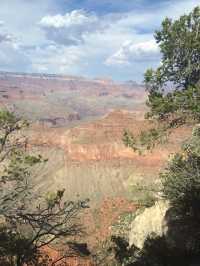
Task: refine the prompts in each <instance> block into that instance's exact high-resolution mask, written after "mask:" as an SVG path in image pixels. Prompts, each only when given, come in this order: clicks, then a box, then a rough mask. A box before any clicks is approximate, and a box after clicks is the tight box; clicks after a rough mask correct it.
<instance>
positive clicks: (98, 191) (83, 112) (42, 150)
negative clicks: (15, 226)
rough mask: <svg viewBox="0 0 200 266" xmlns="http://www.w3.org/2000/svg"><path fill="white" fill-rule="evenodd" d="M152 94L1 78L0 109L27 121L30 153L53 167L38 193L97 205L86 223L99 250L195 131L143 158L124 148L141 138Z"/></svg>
mask: <svg viewBox="0 0 200 266" xmlns="http://www.w3.org/2000/svg"><path fill="white" fill-rule="evenodd" d="M146 98H147V95H146V91H145V89H144V87H143V86H142V85H138V84H136V83H134V82H132V81H129V82H127V83H124V84H120V83H115V82H114V81H112V80H109V79H105V80H103V79H93V80H90V79H87V78H82V77H73V76H56V75H42V74H23V73H22V74H19V73H6V72H0V107H1V108H6V109H8V110H10V111H13V112H15V113H16V114H17V115H18V116H20V117H22V118H24V119H27V120H28V121H29V122H30V127H29V128H28V129H26V132H25V134H26V136H27V137H28V146H29V148H30V149H31V150H33V151H34V152H36V153H39V154H41V155H42V156H43V157H44V158H47V159H48V161H47V162H46V163H44V164H42V165H40V166H39V167H38V168H37V169H36V171H35V173H34V179H33V184H34V187H35V191H36V192H37V193H40V194H43V195H44V194H45V193H48V192H50V191H56V190H58V189H63V188H64V189H65V199H66V200H67V199H69V200H76V199H85V198H89V199H90V206H91V208H90V209H89V210H88V211H87V212H86V214H85V217H84V218H83V220H84V223H85V224H86V227H87V230H88V232H89V236H88V237H87V243H88V244H89V247H90V248H94V247H95V246H97V245H98V243H99V242H100V241H103V240H105V239H106V238H107V237H108V236H109V235H111V234H112V230H111V226H112V225H113V224H115V223H116V222H117V221H118V219H119V218H120V216H121V215H123V214H124V213H128V212H130V213H131V212H134V211H135V209H136V199H137V197H138V195H137V194H136V192H135V190H134V187H135V186H136V185H137V184H143V185H145V186H148V185H152V184H156V182H157V181H158V174H159V172H160V171H161V169H163V168H164V167H165V165H166V162H167V160H168V157H169V156H170V154H172V153H173V152H174V150H178V149H179V147H180V146H181V143H182V141H183V140H184V139H186V138H187V137H188V136H189V134H190V132H191V128H189V127H188V128H185V127H180V128H178V129H175V130H174V132H173V133H172V134H171V136H170V138H169V141H168V142H167V143H165V144H164V145H158V146H157V147H156V148H155V149H154V150H153V151H151V152H146V153H144V154H142V155H139V154H138V153H137V152H134V151H133V150H132V149H130V148H127V147H125V145H124V143H123V141H122V138H123V133H124V130H128V131H130V132H132V133H133V134H135V135H137V134H139V132H140V131H141V130H144V129H147V128H150V127H151V126H152V124H151V123H150V122H149V121H146V120H145V119H144V114H145V112H146V111H147V107H146V105H145V102H146Z"/></svg>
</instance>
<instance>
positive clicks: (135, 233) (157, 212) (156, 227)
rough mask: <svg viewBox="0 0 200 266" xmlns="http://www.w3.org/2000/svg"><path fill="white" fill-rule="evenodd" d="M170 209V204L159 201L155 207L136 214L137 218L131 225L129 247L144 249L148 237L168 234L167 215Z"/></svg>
mask: <svg viewBox="0 0 200 266" xmlns="http://www.w3.org/2000/svg"><path fill="white" fill-rule="evenodd" d="M168 209H169V204H168V202H165V201H158V202H156V203H155V205H154V206H152V207H150V208H146V209H145V210H144V211H143V212H142V213H140V214H138V215H137V214H136V218H135V219H134V221H133V222H132V224H131V231H130V234H129V245H130V246H132V245H133V244H134V245H135V246H136V247H138V248H142V247H143V244H144V242H145V240H146V239H147V237H148V236H151V235H152V234H153V235H154V236H163V235H165V234H166V232H167V225H166V221H165V215H166V212H167V210H168Z"/></svg>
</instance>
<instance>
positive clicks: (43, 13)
mask: <svg viewBox="0 0 200 266" xmlns="http://www.w3.org/2000/svg"><path fill="white" fill-rule="evenodd" d="M198 4H200V0H0V70H5V71H17V72H35V73H40V72H42V73H59V74H72V75H81V76H88V77H112V78H113V79H115V80H130V79H131V80H135V81H141V80H142V77H143V73H144V71H145V69H146V68H147V67H150V66H152V67H155V66H157V65H158V64H159V61H160V54H159V49H158V47H157V45H156V43H155V41H154V38H153V32H154V30H155V29H158V28H159V26H160V23H161V21H162V20H163V18H165V17H166V16H168V17H172V18H176V17H178V16H179V15H181V14H183V13H186V12H189V11H191V10H192V9H193V8H194V7H195V6H197V5H198Z"/></svg>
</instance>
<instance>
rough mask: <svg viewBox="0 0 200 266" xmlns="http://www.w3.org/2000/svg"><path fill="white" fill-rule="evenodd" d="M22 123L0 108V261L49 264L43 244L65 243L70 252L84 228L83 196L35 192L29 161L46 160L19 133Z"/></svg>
mask: <svg viewBox="0 0 200 266" xmlns="http://www.w3.org/2000/svg"><path fill="white" fill-rule="evenodd" d="M26 126H28V124H27V123H26V122H25V121H23V120H21V119H19V118H17V117H16V116H15V115H14V114H13V113H10V112H8V111H1V112H0V127H1V131H0V163H1V167H0V168H1V180H0V193H1V197H0V205H1V207H0V215H1V216H0V217H1V226H0V257H1V262H0V263H1V265H10V266H11V265H13V266H14V265H16V266H22V265H25V264H26V265H49V261H48V259H47V257H45V256H44V257H43V248H45V247H47V246H49V245H51V244H53V243H55V244H56V243H57V244H58V241H59V246H61V243H62V246H63V247H64V246H68V250H67V254H68V255H69V253H70V252H71V249H72V247H73V246H74V247H75V246H76V243H75V239H76V238H77V237H78V236H80V235H81V234H83V227H82V225H81V224H80V221H79V218H78V216H79V214H80V212H82V211H83V210H84V209H85V208H87V207H88V200H85V201H76V202H75V201H70V200H69V201H63V195H64V189H63V190H58V191H55V192H51V191H49V192H48V193H46V194H43V195H37V194H36V193H35V191H34V188H33V183H32V181H31V180H32V179H33V178H34V166H35V165H37V164H41V163H45V160H44V159H42V157H41V156H40V155H31V154H30V152H29V151H28V149H27V143H26V137H25V136H23V134H22V132H23V129H24V127H26ZM76 250H78V249H77V246H76ZM65 252H66V250H63V251H62V254H61V258H64V257H65V256H66V254H65ZM58 260H59V259H57V261H58ZM45 263H46V264H45ZM51 264H52V265H55V262H54V261H52V262H51Z"/></svg>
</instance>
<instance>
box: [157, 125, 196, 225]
mask: <svg viewBox="0 0 200 266" xmlns="http://www.w3.org/2000/svg"><path fill="white" fill-rule="evenodd" d="M161 178H162V183H163V194H164V196H165V197H166V198H167V199H168V200H169V201H170V203H171V205H172V206H173V207H174V208H175V209H176V214H177V215H178V214H180V215H187V216H189V217H193V218H195V219H198V220H199V221H200V134H199V128H198V127H197V128H196V129H195V130H194V132H193V136H192V138H191V139H190V140H189V141H188V142H187V143H185V144H184V146H183V150H182V152H181V153H177V154H175V155H174V157H173V158H172V160H171V161H170V162H169V165H168V167H167V169H166V171H165V172H164V173H162V174H161Z"/></svg>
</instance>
